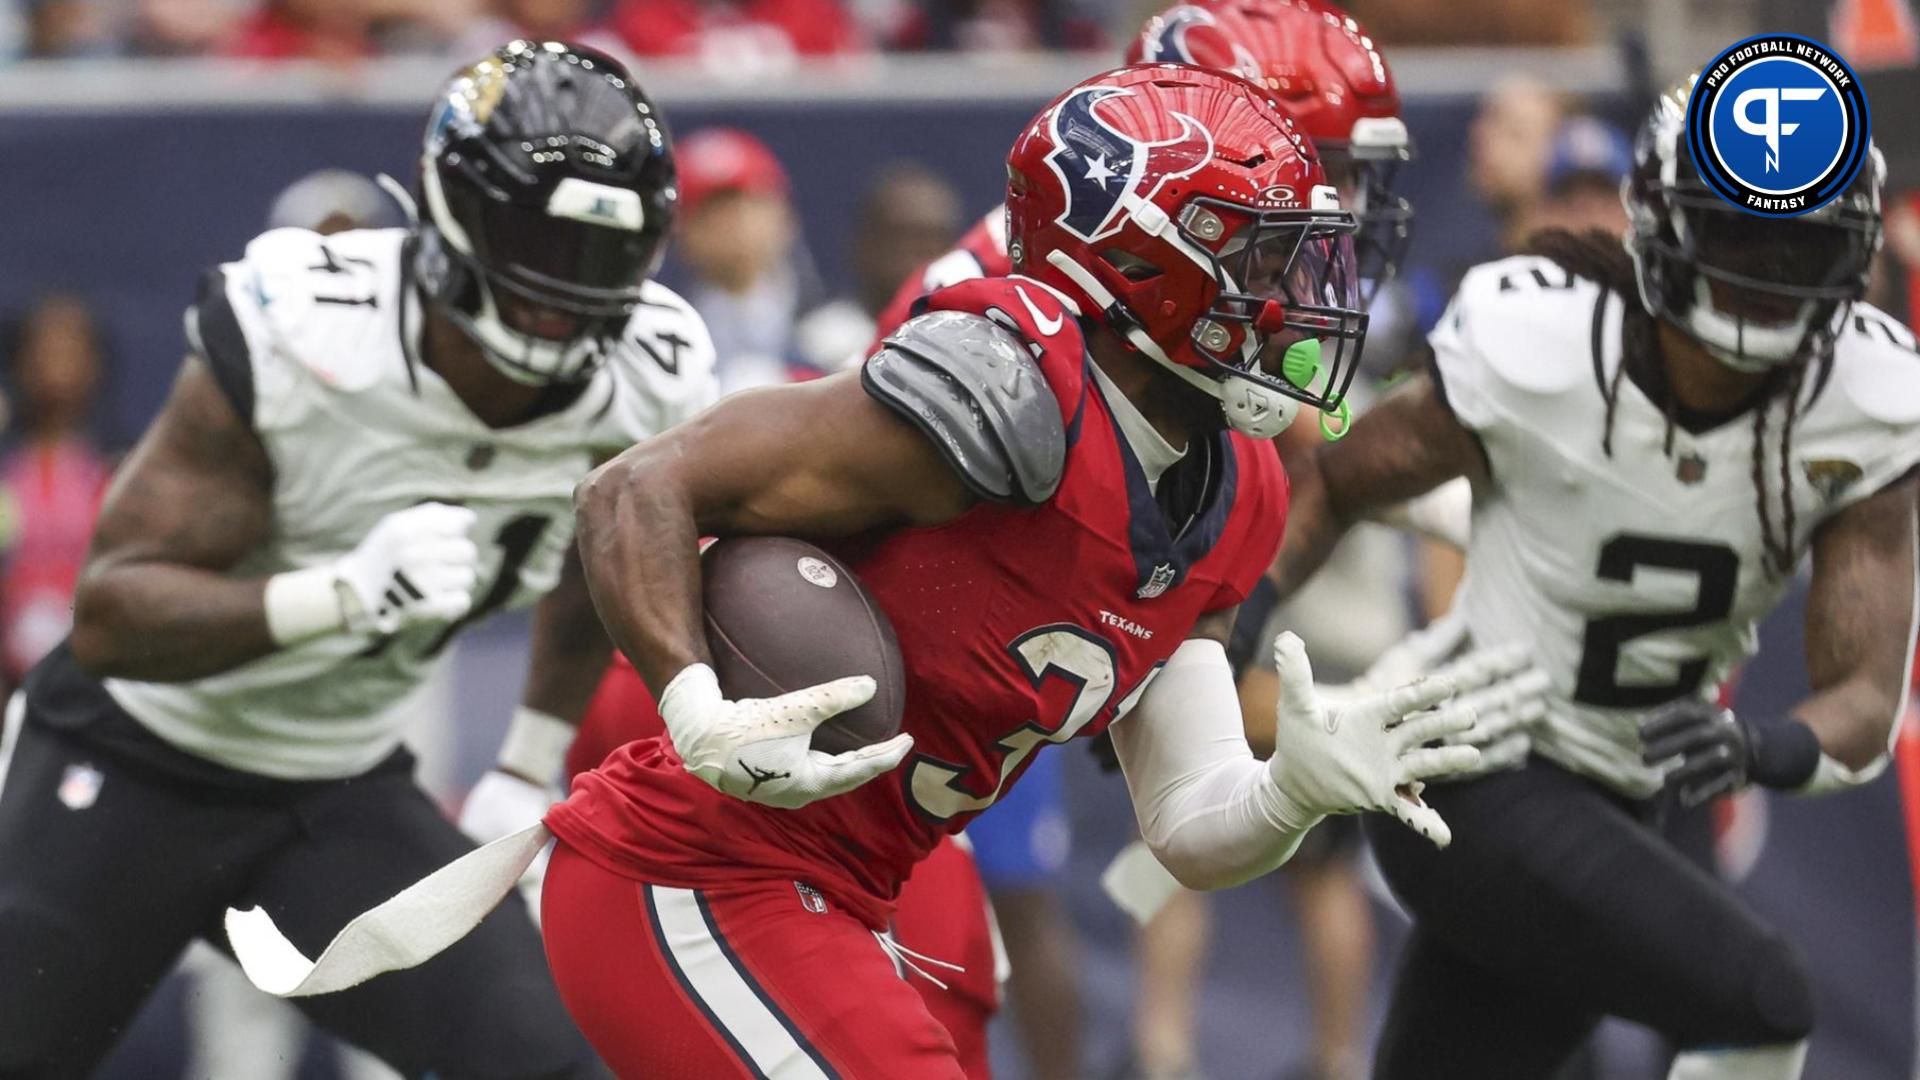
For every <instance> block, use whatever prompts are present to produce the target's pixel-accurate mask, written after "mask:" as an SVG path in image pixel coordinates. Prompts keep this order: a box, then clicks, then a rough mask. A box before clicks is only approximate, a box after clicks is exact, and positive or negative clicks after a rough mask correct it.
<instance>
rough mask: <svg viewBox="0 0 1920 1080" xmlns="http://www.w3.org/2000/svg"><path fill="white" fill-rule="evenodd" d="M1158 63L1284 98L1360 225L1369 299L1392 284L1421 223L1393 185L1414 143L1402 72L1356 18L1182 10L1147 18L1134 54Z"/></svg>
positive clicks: (1207, 7) (1282, 3)
mask: <svg viewBox="0 0 1920 1080" xmlns="http://www.w3.org/2000/svg"><path fill="white" fill-rule="evenodd" d="M1154 61H1175V62H1178V63H1183V64H1198V65H1199V66H1201V67H1211V68H1222V69H1224V70H1227V71H1231V72H1234V73H1235V74H1238V75H1241V76H1244V77H1245V78H1247V79H1248V80H1249V81H1251V82H1253V83H1254V84H1255V85H1257V86H1261V87H1264V88H1265V89H1266V90H1267V91H1268V92H1269V93H1271V94H1273V95H1274V96H1276V97H1278V98H1279V99H1280V102H1281V104H1283V105H1285V106H1286V107H1287V111H1288V112H1289V113H1290V114H1291V115H1292V116H1293V121H1294V123H1296V124H1298V125H1300V130H1301V131H1302V132H1303V133H1305V134H1306V136H1307V138H1309V139H1312V140H1313V146H1314V149H1315V150H1318V151H1319V153H1320V162H1321V165H1322V166H1323V167H1324V168H1325V169H1326V170H1327V175H1328V176H1329V177H1331V178H1332V180H1333V183H1334V186H1335V187H1337V188H1339V189H1340V193H1341V197H1342V199H1344V200H1345V201H1346V203H1347V204H1348V205H1349V206H1351V207H1352V208H1353V211H1354V213H1355V214H1356V215H1357V216H1358V217H1359V218H1360V233H1359V236H1358V237H1357V238H1356V239H1355V247H1356V249H1357V251H1358V254H1359V259H1360V278H1361V290H1362V293H1363V298H1364V299H1371V294H1372V291H1373V290H1374V289H1375V288H1378V287H1379V285H1380V284H1381V283H1383V282H1385V281H1388V280H1390V279H1391V278H1392V277H1393V275H1394V274H1395V272H1397V271H1398V270H1399V268H1400V260H1401V258H1402V257H1404V256H1405V255H1406V252H1407V240H1408V237H1409V236H1410V234H1411V229H1412V224H1413V208H1412V207H1411V206H1410V205H1409V204H1408V203H1407V200H1406V199H1404V198H1401V197H1400V196H1398V195H1396V194H1394V191H1393V179H1394V173H1395V172H1397V171H1398V169H1399V167H1400V163H1401V162H1403V161H1406V160H1408V159H1409V158H1411V157H1412V156H1413V144H1412V142H1411V141H1410V140H1409V139H1408V137H1407V125H1406V124H1405V123H1404V122H1402V121H1401V119H1400V92H1399V91H1398V90H1397V89H1395V88H1394V85H1393V72H1392V71H1390V70H1388V68H1387V61H1386V58H1385V57H1383V56H1381V55H1380V50H1379V49H1377V48H1375V47H1374V44H1373V39H1372V38H1371V37H1368V36H1367V32H1366V31H1365V30H1364V29H1362V28H1361V26H1360V24H1359V23H1357V22H1355V21H1354V20H1353V17H1352V16H1350V15H1348V14H1347V13H1346V12H1345V11H1343V10H1341V9H1340V8H1338V7H1336V6H1334V5H1333V4H1329V3H1325V2H1323V0H1194V2H1192V3H1184V4H1176V5H1175V6H1173V7H1170V8H1168V9H1166V10H1165V11H1163V12H1161V13H1160V14H1158V15H1155V16H1154V17H1153V18H1152V19H1150V20H1148V22H1147V25H1146V26H1145V28H1143V29H1142V30H1141V31H1140V36H1139V37H1137V38H1135V39H1134V41H1133V44H1132V45H1131V46H1130V47H1129V48H1128V50H1127V62H1128V63H1141V62H1154Z"/></svg>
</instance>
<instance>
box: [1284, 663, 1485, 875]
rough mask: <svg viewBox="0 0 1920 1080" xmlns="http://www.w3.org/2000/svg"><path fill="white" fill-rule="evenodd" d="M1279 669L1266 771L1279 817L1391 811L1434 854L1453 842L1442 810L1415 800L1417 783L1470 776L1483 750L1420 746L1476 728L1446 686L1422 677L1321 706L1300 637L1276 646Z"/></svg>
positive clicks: (1301, 820) (1295, 819) (1293, 819)
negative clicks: (1463, 774)
mask: <svg viewBox="0 0 1920 1080" xmlns="http://www.w3.org/2000/svg"><path fill="white" fill-rule="evenodd" d="M1273 660H1274V664H1275V665H1276V666H1277V667H1278V668H1279V672H1280V710H1279V726H1278V728H1277V729H1276V731H1275V732H1274V750H1273V757H1272V758H1270V759H1268V761H1267V768H1268V769H1269V770H1270V772H1271V774H1272V776H1273V782H1274V787H1275V788H1276V789H1277V790H1278V793H1279V795H1280V796H1281V797H1282V798H1283V799H1284V800H1285V801H1286V802H1287V803H1288V804H1289V805H1288V806H1286V807H1283V808H1282V811H1281V812H1282V814H1283V816H1284V817H1285V818H1286V819H1287V821H1288V823H1289V824H1290V825H1293V826H1294V827H1298V828H1305V827H1307V826H1309V825H1311V824H1312V822H1313V821H1315V820H1317V819H1318V818H1320V817H1323V816H1326V815H1329V814H1356V813H1364V812H1366V811H1370V810H1374V811H1380V812H1382V813H1387V814H1392V815H1393V816H1394V817H1396V818H1398V819H1400V822H1401V823H1402V824H1404V825H1406V826H1407V827H1408V828H1410V829H1412V830H1413V831H1415V832H1417V833H1419V834H1420V835H1421V836H1424V837H1426V838H1427V839H1428V840H1431V841H1433V843H1434V845H1435V846H1437V847H1446V846H1447V845H1448V844H1450V843H1452V842H1453V832H1452V830H1450V829H1448V828H1447V823H1446V822H1445V821H1443V820H1441V818H1440V815H1439V813H1437V812H1436V811H1435V810H1434V809H1433V808H1432V807H1430V806H1428V805H1427V804H1426V803H1424V802H1421V801H1420V790H1421V788H1422V787H1423V786H1424V781H1427V780H1433V779H1440V778H1444V777H1450V776H1454V775H1457V774H1459V773H1461V772H1464V771H1466V770H1468V769H1472V768H1473V767H1474V766H1475V765H1477V764H1479V762H1480V752H1479V751H1478V750H1476V749H1474V748H1473V747H1471V746H1438V747H1429V746H1427V745H1425V744H1427V743H1430V742H1433V741H1435V740H1437V739H1443V738H1446V737H1448V736H1452V735H1459V734H1460V733H1462V732H1464V731H1466V730H1468V729H1469V728H1471V727H1472V726H1473V710H1472V709H1470V708H1468V707H1466V706H1464V705H1461V704H1458V703H1455V704H1450V705H1448V706H1446V707H1444V708H1435V706H1437V705H1439V704H1440V703H1441V702H1443V701H1446V700H1447V699H1448V698H1450V697H1452V696H1453V693H1454V689H1455V687H1454V684H1453V682H1452V680H1450V679H1447V678H1443V677H1439V676H1428V677H1425V678H1422V679H1420V680H1419V681H1417V682H1412V683H1409V684H1407V685H1405V686H1401V687H1397V688H1395V689H1393V690H1390V691H1388V692H1386V693H1383V694H1371V695H1366V696H1359V697H1355V698H1353V699H1350V700H1347V701H1329V700H1323V699H1322V698H1321V697H1320V695H1319V694H1318V693H1317V692H1316V691H1315V689H1314V685H1313V668H1312V666H1311V665H1310V664H1308V662H1307V650H1306V646H1305V645H1303V644H1301V642H1300V638H1299V636H1298V635H1296V634H1293V633H1285V634H1281V635H1280V637H1279V639H1278V640H1276V641H1275V642H1274V644H1273Z"/></svg>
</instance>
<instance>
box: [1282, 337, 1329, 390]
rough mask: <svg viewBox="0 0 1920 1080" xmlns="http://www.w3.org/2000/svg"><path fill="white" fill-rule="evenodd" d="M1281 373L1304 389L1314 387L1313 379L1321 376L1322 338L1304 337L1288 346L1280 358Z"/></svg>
mask: <svg viewBox="0 0 1920 1080" xmlns="http://www.w3.org/2000/svg"><path fill="white" fill-rule="evenodd" d="M1280 374H1282V375H1284V376H1286V378H1287V381H1288V382H1290V383H1292V384H1293V385H1295V386H1297V387H1299V388H1300V389H1302V390H1309V389H1312V388H1313V380H1314V379H1316V378H1319V376H1320V339H1318V338H1302V339H1301V340H1299V341H1296V342H1294V343H1293V344H1291V345H1289V346H1287V352H1286V355H1285V356H1282V357H1281V358H1280Z"/></svg>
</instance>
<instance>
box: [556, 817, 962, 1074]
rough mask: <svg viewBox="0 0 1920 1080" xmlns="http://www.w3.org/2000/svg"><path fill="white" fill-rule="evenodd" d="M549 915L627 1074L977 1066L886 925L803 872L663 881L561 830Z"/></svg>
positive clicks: (598, 1034) (559, 976) (577, 994)
mask: <svg viewBox="0 0 1920 1080" xmlns="http://www.w3.org/2000/svg"><path fill="white" fill-rule="evenodd" d="M816 908H824V909H825V910H815V909H816ZM541 928H542V932H543V933H544V935H545V937H546V942H547V959H548V961H549V963H550V964H551V965H552V968H553V975H554V979H555V981H556V982H557V983H558V984H559V987H560V997H561V1000H563V1001H564V1002H565V1003H566V1006H567V1010H568V1011H569V1012H571V1013H572V1014H573V1018H574V1021H575V1022H576V1023H578V1024H579V1025H580V1030H581V1031H582V1032H584V1033H585V1034H586V1036H587V1040H588V1041H589V1042H591V1043H592V1044H593V1047H594V1049H595V1050H597V1051H598V1052H599V1053H600V1056H601V1058H602V1059H604V1060H605V1061H606V1062H607V1064H608V1065H609V1066H611V1067H612V1068H613V1070H614V1071H615V1072H616V1073H618V1074H619V1075H620V1076H622V1077H635V1078H647V1080H723V1078H728V1077H743V1078H758V1077H766V1078H768V1080H824V1078H835V1080H965V1076H966V1074H965V1073H964V1072H963V1071H962V1069H961V1067H960V1064H959V1061H958V1059H957V1057H956V1052H955V1050H954V1044H953V1040H952V1039H951V1038H950V1037H949V1036H948V1034H947V1032H946V1029H945V1028H943V1027H941V1025H940V1024H939V1022H938V1021H936V1020H934V1018H933V1016H932V1015H931V1014H929V1013H928V1012H927V1008H926V1005H925V1004H924V1003H922V1001H921V1000H920V995H919V994H918V993H917V992H915V990H914V989H913V987H911V986H909V985H908V984H907V982H906V981H905V979H903V978H902V975H901V973H900V971H899V969H898V968H896V966H895V963H894V960H893V959H892V957H890V956H889V955H888V954H887V952H886V951H885V950H883V949H882V947H881V945H880V943H879V941H878V940H877V939H876V938H875V936H874V934H873V932H872V931H870V930H868V929H867V928H866V927H865V926H864V925H862V924H861V923H860V922H859V920H857V919H855V918H854V917H853V916H851V915H849V914H847V913H846V912H844V911H841V910H839V909H838V908H834V907H830V906H827V905H825V904H824V903H823V902H821V901H820V900H819V899H818V897H817V894H815V895H814V896H812V897H809V896H806V895H803V894H802V893H801V891H800V890H799V889H798V888H797V887H796V886H795V885H794V884H793V883H792V882H774V883H758V884H754V885H750V886H743V887H741V888H738V889H728V890H718V889H707V890H694V889H679V888H671V887H668V886H664V885H650V884H646V883H644V882H638V881H633V880H631V879H629V878H624V877H621V876H619V875H617V874H613V873H611V872H609V871H607V870H604V869H602V868H601V867H600V866H599V865H597V864H595V863H593V862H592V861H590V860H588V859H587V858H586V857H585V856H583V855H581V854H580V853H579V852H577V851H575V850H574V849H572V848H570V847H568V846H567V845H566V844H565V843H561V844H559V845H557V846H556V847H555V849H554V854H553V862H552V864H551V865H550V866H549V868H548V870H547V878H546V883H545V886H544V887H543V892H542V902H541Z"/></svg>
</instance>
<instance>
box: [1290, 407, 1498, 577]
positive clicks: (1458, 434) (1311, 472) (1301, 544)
mask: <svg viewBox="0 0 1920 1080" xmlns="http://www.w3.org/2000/svg"><path fill="white" fill-rule="evenodd" d="M1460 476H1465V477H1467V478H1468V479H1469V480H1471V481H1473V482H1475V483H1479V482H1481V481H1483V480H1484V479H1485V478H1486V459H1485V458H1484V457H1483V456H1482V454H1481V451H1480V446H1479V443H1478V442H1476V441H1475V439H1474V436H1473V434H1472V432H1470V431H1468V430H1467V428H1466V427H1465V426H1463V425H1462V424H1461V423H1460V421H1459V420H1458V419H1456V418H1455V417H1454V415H1453V412H1452V411H1451V410H1450V409H1449V408H1448V407H1447V402H1446V397H1445V395H1444V393H1443V392H1442V391H1441V389H1440V386H1439V384H1438V383H1436V382H1435V381H1434V379H1433V377H1432V375H1431V374H1428V373H1421V374H1418V375H1415V376H1413V377H1411V378H1408V379H1406V380H1404V381H1403V382H1401V383H1400V385H1398V386H1396V387H1395V388H1394V389H1393V390H1392V391H1391V392H1390V393H1389V394H1388V395H1387V396H1386V397H1385V398H1383V399H1382V400H1381V401H1380V403H1379V404H1378V405H1375V406H1374V407H1373V408H1371V409H1369V410H1367V412H1366V414H1365V415H1363V416H1361V417H1360V418H1359V419H1357V420H1355V421H1354V424H1353V431H1352V432H1351V433H1349V434H1348V435H1347V436H1346V437H1345V438H1343V439H1341V440H1339V441H1338V442H1332V443H1326V444H1324V445H1321V446H1319V447H1317V448H1315V449H1314V451H1313V452H1312V453H1311V454H1303V455H1297V456H1296V457H1295V459H1294V463H1293V464H1292V466H1291V467H1290V468H1289V469H1288V479H1289V480H1290V481H1291V482H1292V487H1293V494H1292V499H1291V502H1290V504H1289V507H1288V511H1287V533H1286V539H1285V541H1284V542H1283V543H1282V544H1281V547H1280V555H1279V558H1277V559H1276V560H1275V561H1274V565H1273V570H1272V572H1271V577H1272V579H1273V581H1274V584H1275V585H1276V586H1277V587H1278V593H1279V599H1281V600H1284V599H1286V598H1287V597H1289V596H1291V595H1292V594H1293V593H1294V591H1295V590H1297V589H1298V588H1299V587H1300V586H1301V585H1302V584H1304V583H1305V582H1306V580H1307V579H1308V578H1309V577H1311V576H1312V575H1313V573H1314V571H1315V570H1318V569H1319V568H1320V565H1321V564H1322V563H1324V562H1325V561H1326V559H1327V556H1328V555H1329V554H1330V553H1331V552H1332V551H1333V548H1334V545H1335V544H1336V543H1338V542H1339V540H1340V538H1341V537H1342V536H1344V535H1345V534H1346V532H1347V530H1348V529H1350V528H1352V527H1353V525H1354V524H1355V523H1356V522H1359V521H1361V520H1363V519H1365V518H1369V517H1375V516H1380V515H1383V514H1385V513H1387V512H1388V511H1389V510H1390V508H1392V507H1394V506H1395V505H1396V504H1399V503H1404V502H1407V501H1408V500H1410V499H1413V498H1414V497H1416V496H1419V495H1423V494H1425V493H1427V492H1429V491H1432V490H1433V489H1434V488H1437V487H1439V486H1440V485H1441V484H1443V483H1445V482H1446V481H1448V480H1452V479H1454V478H1455V477H1460Z"/></svg>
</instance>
